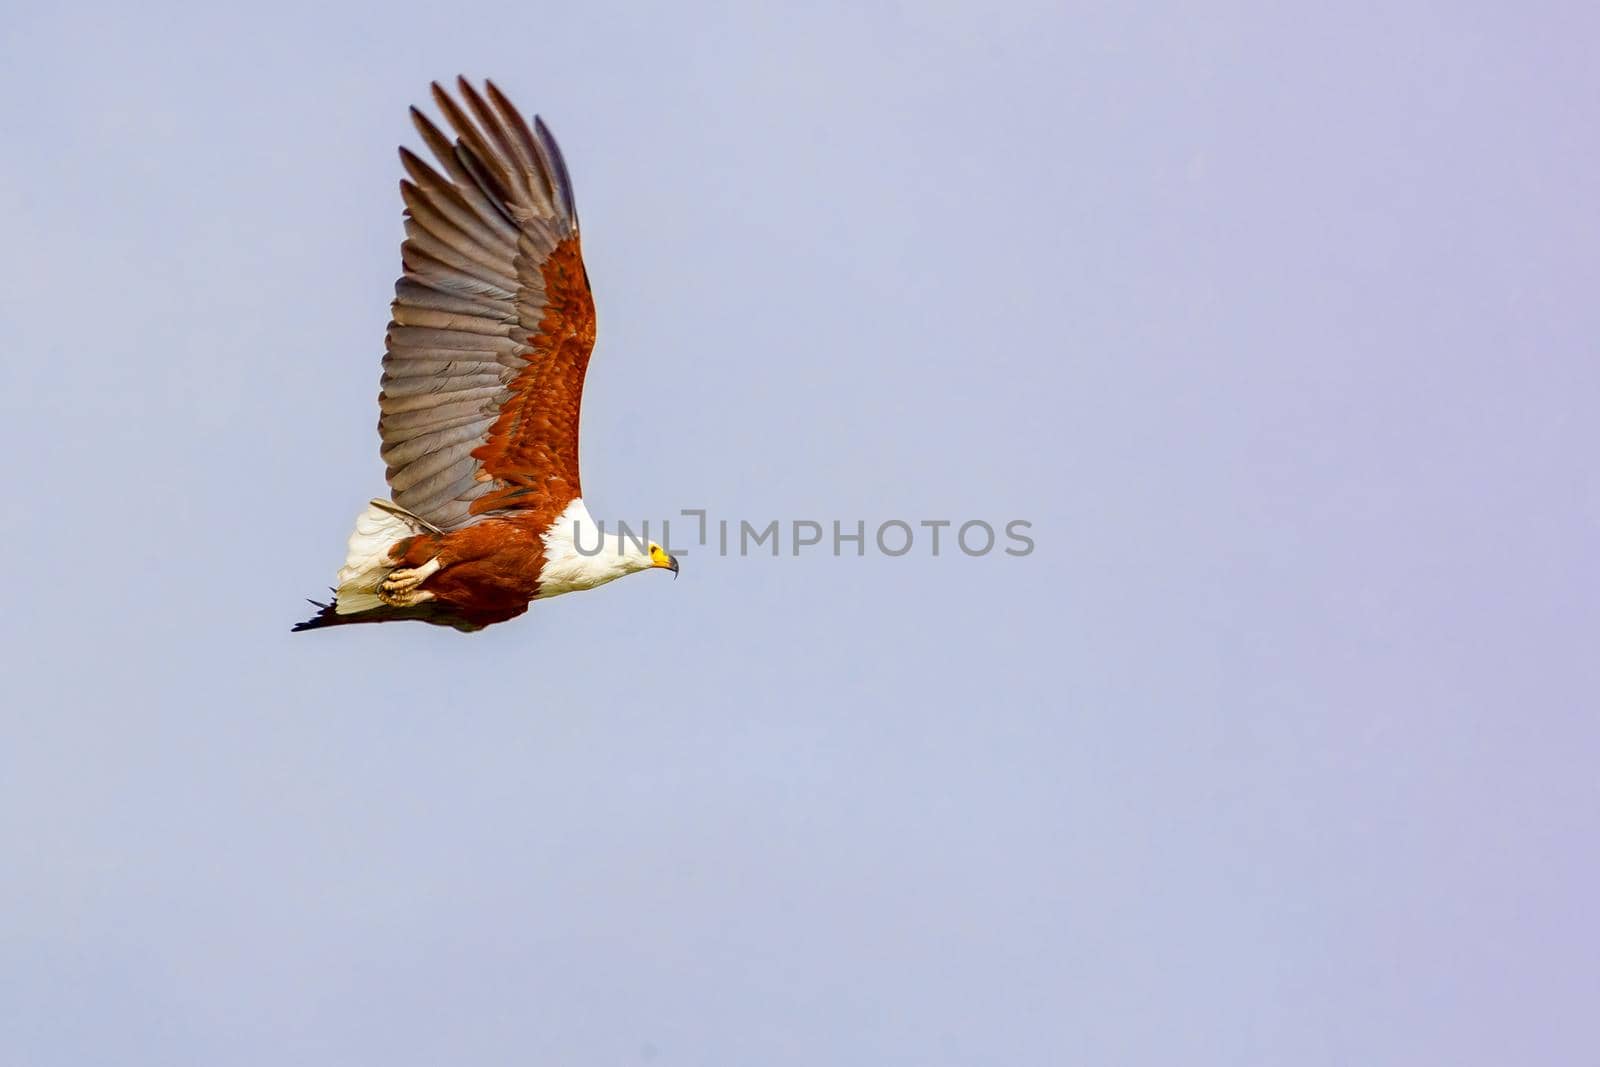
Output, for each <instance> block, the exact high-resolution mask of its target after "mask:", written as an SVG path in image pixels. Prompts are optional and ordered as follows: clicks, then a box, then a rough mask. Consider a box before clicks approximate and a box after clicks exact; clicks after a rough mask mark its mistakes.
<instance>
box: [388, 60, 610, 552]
mask: <svg viewBox="0 0 1600 1067" xmlns="http://www.w3.org/2000/svg"><path fill="white" fill-rule="evenodd" d="M457 85H458V88H459V91H460V95H461V98H462V100H464V101H465V102H466V107H467V109H468V111H470V114H471V117H469V115H468V111H463V110H462V108H461V107H460V106H458V105H457V104H456V102H455V101H454V100H452V99H451V98H450V96H449V95H448V94H447V93H446V92H445V91H444V90H443V89H441V88H440V87H439V86H438V84H435V85H434V86H433V96H434V99H435V101H437V102H438V105H439V108H440V110H442V111H443V112H444V116H445V119H446V121H447V122H448V123H449V124H450V126H451V127H452V128H453V129H454V131H455V133H456V140H455V141H454V143H452V142H451V141H450V140H449V139H448V138H447V137H446V136H445V134H444V133H442V132H441V131H440V130H439V129H438V128H437V127H436V126H434V125H433V123H431V122H429V121H428V119H427V118H426V117H425V116H424V115H423V114H422V113H421V112H420V111H418V110H417V109H416V108H412V109H411V115H412V119H413V121H414V122H415V123H416V126H417V129H418V131H419V132H420V133H421V134H422V138H423V140H425V141H426V142H427V143H428V147H429V149H431V150H432V152H433V155H434V158H435V159H437V160H438V163H439V165H440V166H441V167H442V168H443V173H442V174H441V173H440V172H439V171H436V170H434V169H433V168H432V167H430V166H429V165H428V164H427V163H425V162H423V161H422V160H421V159H419V158H417V157H416V156H415V155H413V154H411V153H410V152H408V151H406V150H405V149H403V148H402V149H401V150H400V158H401V160H402V162H403V163H404V165H405V169H406V172H407V173H408V174H409V175H410V180H405V181H402V182H401V183H400V191H401V195H402V196H403V197H404V198H405V203H406V240H405V243H404V244H403V245H402V246H401V250H400V255H401V261H402V263H403V264H404V266H405V273H404V274H403V275H402V276H401V278H400V280H399V281H398V282H397V283H396V284H395V300H394V304H393V311H392V314H393V321H392V322H391V323H390V324H389V334H388V338H387V354H386V355H385V356H384V358H383V391H382V392H381V393H380V394H379V398H378V403H379V407H380V410H381V412H382V414H381V415H380V417H379V419H378V432H379V435H380V436H381V437H382V438H383V446H382V455H383V459H384V462H385V463H386V464H388V479H389V488H390V495H391V496H392V497H393V498H394V502H395V503H396V504H399V505H400V506H401V507H403V508H405V509H406V510H408V511H410V512H412V513H414V514H415V515H418V516H420V517H421V518H423V519H425V520H427V521H428V522H430V523H432V524H433V525H435V526H438V527H440V528H441V529H444V530H452V529H456V528H459V527H462V526H466V525H469V524H470V523H472V522H474V521H476V519H477V518H478V516H480V515H483V514H484V513H486V512H489V511H498V510H501V509H507V508H514V509H521V508H529V509H534V510H536V511H539V512H542V513H545V514H547V515H549V516H551V517H553V516H554V515H555V514H556V513H559V512H560V510H561V509H562V508H564V507H565V506H566V504H567V503H568V502H569V501H570V500H571V499H572V498H573V497H575V496H578V495H579V493H580V490H579V487H578V406H579V403H580V401H581V399H582V396H583V375H584V371H585V369H586V368H587V367H588V365H589V351H590V349H592V348H593V347H594V301H593V300H592V299H591V297H590V295H589V278H588V275H587V274H586V273H585V271H584V269H583V255H582V251H581V250H580V248H579V243H578V215H577V210H576V208H575V207H574V204H573V198H572V183H571V181H570V180H569V178H568V177H567V168H566V164H565V162H564V161H563V160H562V158H561V149H560V148H558V147H557V146H556V142H555V138H554V137H552V136H550V131H549V130H548V129H546V128H545V125H544V123H543V122H542V121H540V120H539V119H537V118H535V119H534V126H533V128H532V129H529V128H528V124H527V122H525V121H524V120H523V118H522V116H521V115H519V114H518V113H517V111H516V109H515V108H514V107H512V105H511V102H510V101H508V100H507V99H506V98H505V96H504V95H503V94H501V92H500V91H499V90H498V89H497V88H495V86H494V83H492V82H488V83H485V94H484V95H479V94H478V92H477V91H475V90H474V89H473V88H472V86H471V85H469V84H468V83H467V81H466V80H465V79H458V82H457ZM485 96H486V97H487V99H485ZM549 509H554V510H553V511H552V510H549Z"/></svg>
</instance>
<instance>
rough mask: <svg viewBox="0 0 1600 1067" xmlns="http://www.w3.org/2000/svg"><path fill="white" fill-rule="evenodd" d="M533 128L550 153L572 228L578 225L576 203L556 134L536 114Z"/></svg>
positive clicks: (570, 177) (570, 178) (564, 158)
mask: <svg viewBox="0 0 1600 1067" xmlns="http://www.w3.org/2000/svg"><path fill="white" fill-rule="evenodd" d="M533 128H534V130H535V132H537V133H538V135H539V140H540V141H542V142H544V146H545V149H546V150H547V151H548V152H549V153H550V158H551V160H552V161H553V162H554V163H555V165H556V166H555V170H556V173H555V179H556V184H557V185H559V186H560V187H561V200H562V202H563V204H564V205H565V207H566V212H567V217H568V218H570V219H571V220H572V225H573V228H574V229H576V228H577V225H578V204H577V201H576V199H575V198H574V197H573V195H572V175H570V174H568V173H567V160H566V157H565V156H563V155H562V154H561V146H560V145H559V144H557V143H556V135H555V134H553V133H551V132H550V127H548V126H546V125H545V124H544V119H542V118H540V117H539V116H538V115H535V116H533Z"/></svg>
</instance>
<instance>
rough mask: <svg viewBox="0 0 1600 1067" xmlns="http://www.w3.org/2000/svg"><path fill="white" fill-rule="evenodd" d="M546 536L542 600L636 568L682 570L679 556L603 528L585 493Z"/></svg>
mask: <svg viewBox="0 0 1600 1067" xmlns="http://www.w3.org/2000/svg"><path fill="white" fill-rule="evenodd" d="M542 537H543V540H544V566H543V567H542V568H540V570H539V599H541V600H544V599H547V598H549V597H553V596H560V595H561V594H562V593H572V592H576V591H578V590H580V589H593V588H594V587H595V586H598V585H605V584H606V583H607V582H611V581H615V580H616V579H618V578H621V577H622V576H623V575H624V574H633V573H634V572H635V571H648V570H655V569H661V570H669V571H671V572H672V573H673V574H674V575H676V574H677V573H678V561H677V560H676V559H674V558H672V556H670V555H669V554H668V553H667V551H666V549H664V548H662V547H661V546H660V545H658V544H656V542H654V541H644V540H641V539H639V538H635V537H628V536H625V535H623V534H621V533H612V532H602V531H601V529H600V524H599V523H597V522H595V521H594V519H593V518H592V517H591V516H590V515H589V509H588V508H586V507H585V506H584V504H583V498H582V497H577V498H574V499H573V501H572V503H570V504H568V505H567V509H566V510H565V511H563V512H562V513H561V517H560V518H558V519H556V521H555V522H553V523H551V524H550V528H549V529H548V530H546V531H545V532H544V533H543V535H542Z"/></svg>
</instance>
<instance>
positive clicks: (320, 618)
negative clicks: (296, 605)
mask: <svg viewBox="0 0 1600 1067" xmlns="http://www.w3.org/2000/svg"><path fill="white" fill-rule="evenodd" d="M306 603H307V604H310V605H311V606H312V607H314V608H317V609H318V611H317V613H316V614H315V615H313V616H311V618H309V619H307V620H305V621H304V622H297V623H295V624H294V626H292V627H290V630H289V632H290V633H296V634H297V633H300V632H301V631H302V630H320V629H321V628H322V627H324V626H338V625H339V624H340V623H341V622H343V621H344V620H343V619H341V618H340V617H339V613H338V611H337V609H336V608H335V607H334V605H333V604H324V603H323V602H322V601H320V600H312V599H311V598H310V597H307V598H306Z"/></svg>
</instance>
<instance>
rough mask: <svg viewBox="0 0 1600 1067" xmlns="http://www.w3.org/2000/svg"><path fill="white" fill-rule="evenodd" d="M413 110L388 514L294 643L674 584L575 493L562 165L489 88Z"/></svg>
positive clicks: (575, 402) (573, 267) (384, 429)
mask: <svg viewBox="0 0 1600 1067" xmlns="http://www.w3.org/2000/svg"><path fill="white" fill-rule="evenodd" d="M457 90H458V93H459V95H460V98H461V100H462V102H463V103H464V105H465V108H464V109H463V106H462V104H458V103H457V102H456V101H455V100H454V99H452V98H451V96H450V94H449V93H447V92H445V90H443V89H442V88H440V87H439V85H438V84H437V83H435V84H434V86H433V98H434V100H435V101H436V102H437V104H438V106H439V109H440V110H441V111H442V112H443V113H444V117H445V121H446V122H447V123H448V124H449V126H450V128H451V129H452V130H453V131H454V133H455V138H454V140H452V139H451V138H450V137H448V136H447V135H446V134H445V133H444V132H443V131H441V130H440V129H439V128H438V127H437V126H435V125H434V124H433V123H432V122H431V121H429V120H428V118H427V116H425V115H423V113H422V112H421V111H418V110H417V109H416V108H412V109H411V118H412V121H413V122H414V123H415V124H416V127H417V131H418V132H419V133H420V134H421V135H422V139H423V141H424V142H426V143H427V146H428V149H429V151H430V152H431V153H432V154H433V157H434V159H435V160H436V161H437V163H438V167H439V168H440V169H435V168H434V167H432V166H430V165H429V164H428V163H426V162H424V161H423V160H422V159H421V158H419V157H418V156H416V155H414V154H412V153H411V152H409V151H407V150H406V149H404V148H402V149H400V161H401V163H402V165H403V166H404V167H405V170H406V174H407V175H408V178H407V179H403V180H402V181H401V182H400V195H401V196H402V198H404V200H405V206H406V213H405V222H406V239H405V242H404V243H403V244H402V245H401V246H400V259H401V263H402V264H403V267H404V273H402V274H401V276H400V280H399V281H398V282H397V283H395V299H394V303H393V304H392V305H391V308H392V315H393V321H391V322H390V323H389V333H388V337H387V338H386V354H385V355H384V357H383V378H382V391H381V392H380V393H379V394H378V409H379V412H380V415H379V418H378V434H379V436H380V437H381V438H382V441H383V443H382V447H381V454H382V456H383V460H384V463H385V464H387V466H388V472H387V478H388V481H389V496H390V499H388V500H374V501H372V502H371V503H370V504H369V505H368V506H367V508H366V510H365V511H363V512H362V513H361V514H360V515H359V516H357V518H356V527H355V531H354V532H353V533H352V534H351V535H350V542H349V548H348V553H347V557H346V559H345V563H344V566H343V567H342V568H341V569H340V571H339V579H338V580H339V585H338V588H337V589H335V590H334V591H333V599H332V600H331V601H330V602H329V603H327V604H323V603H320V602H318V601H312V604H314V605H316V607H318V608H319V609H320V610H319V611H318V613H317V614H316V615H315V616H313V617H312V618H310V619H307V620H306V621H305V622H302V623H300V624H299V625H298V626H296V627H295V629H296V630H314V629H318V628H320V627H325V626H342V625H345V624H348V623H364V622H393V621H396V620H400V619H416V620H418V621H421V622H429V623H434V624H437V625H441V626H453V627H455V628H456V629H458V630H465V631H470V630H481V629H482V628H483V627H485V626H491V625H493V624H494V623H497V622H504V621H505V620H507V619H511V618H515V617H516V616H518V615H521V614H522V613H523V612H525V611H527V610H528V605H529V604H530V603H531V602H532V601H534V600H540V599H544V598H548V597H552V596H558V595H560V594H562V593H570V592H574V591H577V590H582V589H593V588H595V587H596V586H599V585H604V584H605V583H606V582H609V581H612V580H613V579H616V578H620V577H622V576H623V575H624V574H632V573H634V572H636V571H645V570H651V569H662V570H670V571H671V572H672V573H673V574H674V575H676V574H677V573H678V561H677V560H676V559H674V558H673V557H672V556H670V555H668V554H667V552H666V551H665V550H664V549H662V547H661V546H660V545H658V544H656V543H655V542H653V541H652V542H645V541H641V540H636V539H634V538H631V537H627V536H625V535H623V534H620V533H611V534H603V533H602V531H601V530H600V528H599V527H598V526H597V525H596V523H595V522H594V520H593V519H592V518H590V516H589V512H588V509H587V508H585V507H584V504H583V495H582V490H581V489H580V488H579V485H578V407H579V402H580V400H581V399H582V396H583V376H584V371H585V369H586V368H587V367H588V365H589V352H590V350H591V349H592V348H593V347H594V300H593V299H592V298H591V297H590V294H589V276H588V274H587V272H586V271H585V270H584V268H583V254H582V251H581V250H580V247H579V241H578V212H577V208H576V207H575V206H574V203H573V197H572V181H571V179H570V178H569V177H568V175H567V166H566V163H565V161H564V160H563V159H562V158H561V149H560V148H559V147H558V146H557V145H556V141H555V138H554V137H552V136H551V135H550V130H549V129H548V128H547V127H546V126H545V124H544V122H543V121H541V120H540V119H538V118H537V117H536V118H535V119H534V120H533V126H532V128H531V129H530V128H529V126H528V123H527V121H526V120H525V119H524V118H523V117H522V115H521V114H520V113H518V111H517V110H516V108H515V107H513V106H512V104H511V102H510V101H509V100H507V99H506V97H505V95H504V94H503V93H501V92H500V90H499V89H497V88H496V87H495V85H494V83H493V82H486V83H485V84H484V90H483V92H482V93H481V94H480V93H479V92H478V91H477V90H476V89H474V88H473V87H472V85H471V84H469V83H468V82H467V81H466V79H464V78H460V79H457Z"/></svg>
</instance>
